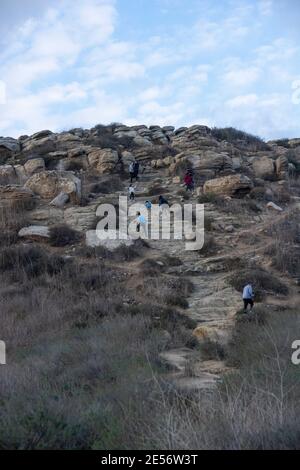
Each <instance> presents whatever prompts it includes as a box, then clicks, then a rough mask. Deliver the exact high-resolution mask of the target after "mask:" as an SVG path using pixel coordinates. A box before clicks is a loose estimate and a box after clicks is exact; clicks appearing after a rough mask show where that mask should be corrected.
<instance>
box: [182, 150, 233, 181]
mask: <svg viewBox="0 0 300 470" xmlns="http://www.w3.org/2000/svg"><path fill="white" fill-rule="evenodd" d="M187 158H188V161H189V162H191V164H192V166H193V168H194V170H196V171H199V173H201V175H207V176H211V175H212V176H217V175H218V174H222V173H223V174H224V173H233V164H232V159H231V158H230V157H229V155H227V154H226V153H216V152H213V151H210V150H208V151H206V152H204V153H202V154H198V155H187Z"/></svg>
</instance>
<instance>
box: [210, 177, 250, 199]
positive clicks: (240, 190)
mask: <svg viewBox="0 0 300 470" xmlns="http://www.w3.org/2000/svg"><path fill="white" fill-rule="evenodd" d="M252 188H253V183H252V181H251V180H250V178H248V177H247V176H245V175H230V176H223V177H222V178H215V179H213V180H209V181H206V183H205V184H204V187H203V191H204V193H205V194H207V193H213V194H220V195H224V196H241V195H244V194H247V193H248V192H249V191H250V190H251V189H252Z"/></svg>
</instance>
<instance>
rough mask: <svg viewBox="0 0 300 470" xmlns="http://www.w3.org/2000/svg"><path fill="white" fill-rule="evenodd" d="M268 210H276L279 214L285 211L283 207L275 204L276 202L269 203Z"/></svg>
mask: <svg viewBox="0 0 300 470" xmlns="http://www.w3.org/2000/svg"><path fill="white" fill-rule="evenodd" d="M267 208H268V209H272V210H275V211H277V212H282V211H283V209H282V208H281V207H279V206H277V204H275V203H274V202H268V204H267Z"/></svg>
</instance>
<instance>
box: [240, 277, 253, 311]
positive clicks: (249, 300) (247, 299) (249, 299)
mask: <svg viewBox="0 0 300 470" xmlns="http://www.w3.org/2000/svg"><path fill="white" fill-rule="evenodd" d="M253 298H254V293H253V289H252V285H251V284H250V283H249V284H247V285H246V286H245V287H244V289H243V301H244V313H247V308H248V305H250V311H251V310H252V308H253V305H254V302H253Z"/></svg>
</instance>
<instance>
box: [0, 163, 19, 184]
mask: <svg viewBox="0 0 300 470" xmlns="http://www.w3.org/2000/svg"><path fill="white" fill-rule="evenodd" d="M16 179H17V175H16V172H15V169H14V167H13V166H12V165H1V166H0V184H9V183H13V182H16V181H15V180H16Z"/></svg>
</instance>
